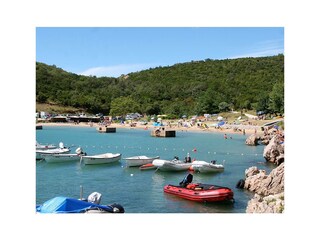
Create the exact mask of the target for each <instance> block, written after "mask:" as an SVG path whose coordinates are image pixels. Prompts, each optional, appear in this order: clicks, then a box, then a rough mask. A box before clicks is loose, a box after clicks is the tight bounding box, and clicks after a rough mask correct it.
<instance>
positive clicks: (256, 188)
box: [244, 163, 284, 196]
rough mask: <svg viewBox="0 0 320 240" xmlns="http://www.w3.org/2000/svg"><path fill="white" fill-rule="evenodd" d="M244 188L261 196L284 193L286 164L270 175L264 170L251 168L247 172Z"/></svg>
mask: <svg viewBox="0 0 320 240" xmlns="http://www.w3.org/2000/svg"><path fill="white" fill-rule="evenodd" d="M245 175H246V179H245V184H244V188H246V189H248V190H249V191H253V192H256V193H258V194H260V195H264V196H267V195H270V194H277V193H281V192H283V191H284V163H282V164H280V165H279V166H278V167H276V168H275V169H273V170H272V171H271V172H270V174H269V175H267V174H266V172H265V171H264V170H258V168H257V167H251V168H249V169H247V170H246V171H245Z"/></svg>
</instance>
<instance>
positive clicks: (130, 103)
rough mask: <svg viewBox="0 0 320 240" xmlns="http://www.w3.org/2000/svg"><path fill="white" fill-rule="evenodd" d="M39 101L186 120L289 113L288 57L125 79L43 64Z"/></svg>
mask: <svg viewBox="0 0 320 240" xmlns="http://www.w3.org/2000/svg"><path fill="white" fill-rule="evenodd" d="M36 99H37V102H39V103H48V102H53V103H56V104H60V105H63V106H71V107H75V108H83V109H86V110H87V111H88V112H91V113H99V112H102V113H104V114H114V115H123V114H125V113H128V112H140V113H146V114H171V115H175V116H181V115H184V114H186V115H190V114H203V113H217V112H220V111H226V110H229V109H243V108H245V109H251V110H257V111H260V110H261V111H270V112H277V113H283V111H284V109H283V108H284V56H283V55H278V56H271V57H259V58H239V59H225V60H212V59H206V60H203V61H192V62H187V63H179V64H175V65H173V66H166V67H157V68H153V69H148V70H144V71H140V72H135V73H130V74H128V75H122V76H120V77H119V78H110V77H99V78H98V77H95V76H81V75H77V74H74V73H69V72H66V71H64V70H63V69H60V68H57V67H56V66H49V65H46V64H44V63H40V62H37V63H36Z"/></svg>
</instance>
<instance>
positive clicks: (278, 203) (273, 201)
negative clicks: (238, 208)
mask: <svg viewBox="0 0 320 240" xmlns="http://www.w3.org/2000/svg"><path fill="white" fill-rule="evenodd" d="M283 211H284V193H283V192H282V193H278V194H274V195H269V196H266V197H262V196H260V195H259V194H255V195H254V197H253V198H252V199H251V200H250V201H249V202H248V206H247V209H246V212H247V213H283Z"/></svg>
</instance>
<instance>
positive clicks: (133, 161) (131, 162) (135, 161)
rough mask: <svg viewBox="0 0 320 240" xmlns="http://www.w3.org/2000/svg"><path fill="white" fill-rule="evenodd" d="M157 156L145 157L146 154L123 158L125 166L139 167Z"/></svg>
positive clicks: (157, 157)
mask: <svg viewBox="0 0 320 240" xmlns="http://www.w3.org/2000/svg"><path fill="white" fill-rule="evenodd" d="M159 158H160V157H159V156H156V157H147V156H134V157H128V158H123V159H124V160H125V161H126V165H127V167H139V166H142V165H144V164H147V163H152V162H153V160H155V159H159Z"/></svg>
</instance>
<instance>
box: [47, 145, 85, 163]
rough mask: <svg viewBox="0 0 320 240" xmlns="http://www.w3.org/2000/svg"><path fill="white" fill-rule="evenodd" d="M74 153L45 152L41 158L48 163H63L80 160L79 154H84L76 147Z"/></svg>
mask: <svg viewBox="0 0 320 240" xmlns="http://www.w3.org/2000/svg"><path fill="white" fill-rule="evenodd" d="M75 152H76V153H53V154H45V155H43V158H44V160H45V161H46V162H48V163H65V162H73V161H80V158H81V156H84V155H85V153H83V151H82V149H81V148H77V149H76V151H75Z"/></svg>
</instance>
